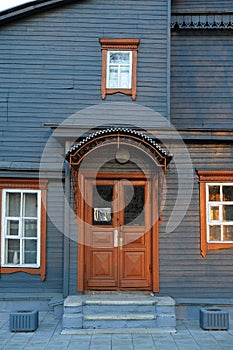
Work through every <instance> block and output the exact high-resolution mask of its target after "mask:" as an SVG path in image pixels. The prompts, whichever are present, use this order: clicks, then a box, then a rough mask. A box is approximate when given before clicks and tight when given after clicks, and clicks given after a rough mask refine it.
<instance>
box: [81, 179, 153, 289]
mask: <svg viewBox="0 0 233 350" xmlns="http://www.w3.org/2000/svg"><path fill="white" fill-rule="evenodd" d="M85 197H86V200H85V201H86V205H85V216H86V219H85V221H86V224H85V227H86V228H85V286H86V289H103V290H105V289H126V288H131V289H150V288H151V273H150V265H151V242H150V239H151V237H150V196H149V184H148V182H147V181H145V180H135V181H133V180H132V181H129V180H95V181H94V180H86V183H85Z"/></svg>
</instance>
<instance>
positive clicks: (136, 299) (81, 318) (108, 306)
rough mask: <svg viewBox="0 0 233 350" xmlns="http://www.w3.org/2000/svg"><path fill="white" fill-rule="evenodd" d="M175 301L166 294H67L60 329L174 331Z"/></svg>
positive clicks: (72, 330) (67, 332) (72, 331)
mask: <svg viewBox="0 0 233 350" xmlns="http://www.w3.org/2000/svg"><path fill="white" fill-rule="evenodd" d="M175 326H176V317H175V303H174V300H173V299H172V298H169V297H159V298H158V297H155V296H141V295H139V296H137V295H130V294H127V295H126V294H122V295H121V294H119V295H112V294H110V295H91V296H86V295H83V296H82V295H79V296H69V297H67V299H66V300H65V302H64V314H63V333H66V334H69V331H70V332H71V333H70V334H75V333H74V332H75V330H78V329H79V330H80V329H89V330H91V329H102V330H108V329H112V330H113V329H122V330H123V329H158V330H159V329H160V330H163V331H165V330H168V331H174V330H175Z"/></svg>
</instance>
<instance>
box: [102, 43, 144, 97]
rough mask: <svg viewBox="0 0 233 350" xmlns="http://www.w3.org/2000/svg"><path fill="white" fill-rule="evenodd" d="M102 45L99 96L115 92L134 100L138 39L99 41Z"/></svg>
mask: <svg viewBox="0 0 233 350" xmlns="http://www.w3.org/2000/svg"><path fill="white" fill-rule="evenodd" d="M100 43H101V45H102V87H101V95H102V98H103V99H104V98H105V97H106V95H107V94H114V93H117V92H120V93H123V94H127V95H132V99H133V100H135V99H136V73H137V49H138V44H139V39H100Z"/></svg>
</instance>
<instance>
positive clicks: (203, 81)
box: [171, 30, 233, 130]
mask: <svg viewBox="0 0 233 350" xmlns="http://www.w3.org/2000/svg"><path fill="white" fill-rule="evenodd" d="M232 54H233V46H232V32H231V31H229V32H228V31H214V30H209V31H208V30H193V31H189V30H185V31H178V32H173V33H172V48H171V116H172V118H171V121H172V123H173V124H174V125H175V126H176V127H177V128H178V129H185V128H187V129H192V128H193V129H195V128H198V129H226V130H229V129H232V128H233V118H232V111H233V101H232V92H233V79H232V77H233V62H232Z"/></svg>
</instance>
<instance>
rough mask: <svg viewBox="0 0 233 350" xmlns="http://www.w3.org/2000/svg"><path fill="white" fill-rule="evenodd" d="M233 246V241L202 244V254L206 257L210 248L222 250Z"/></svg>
mask: <svg viewBox="0 0 233 350" xmlns="http://www.w3.org/2000/svg"><path fill="white" fill-rule="evenodd" d="M229 248H233V242H232V243H206V245H205V246H204V245H203V246H202V248H201V255H202V256H203V258H204V257H206V254H207V252H208V251H209V250H220V249H229Z"/></svg>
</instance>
